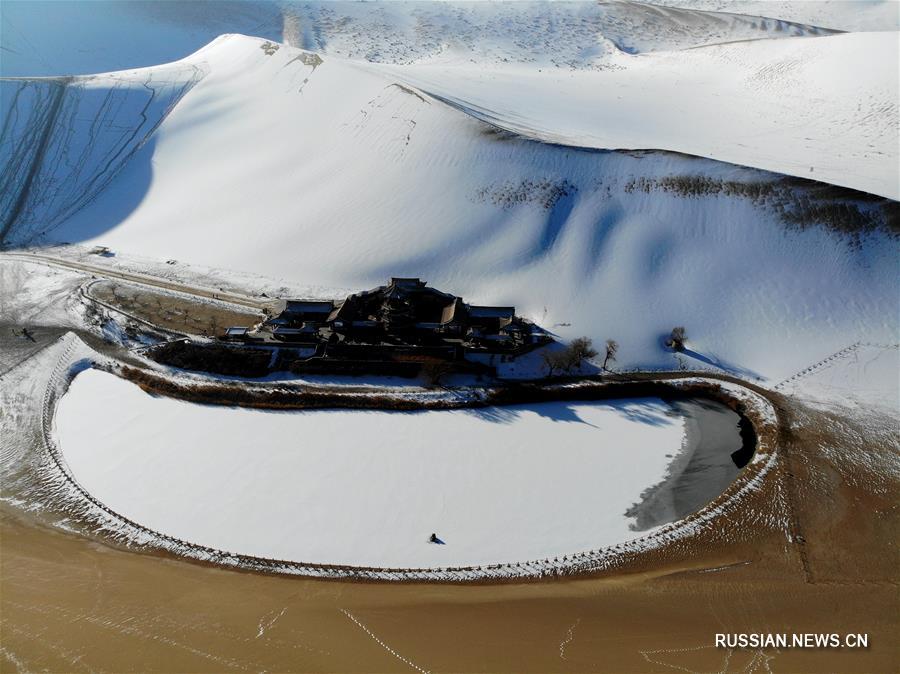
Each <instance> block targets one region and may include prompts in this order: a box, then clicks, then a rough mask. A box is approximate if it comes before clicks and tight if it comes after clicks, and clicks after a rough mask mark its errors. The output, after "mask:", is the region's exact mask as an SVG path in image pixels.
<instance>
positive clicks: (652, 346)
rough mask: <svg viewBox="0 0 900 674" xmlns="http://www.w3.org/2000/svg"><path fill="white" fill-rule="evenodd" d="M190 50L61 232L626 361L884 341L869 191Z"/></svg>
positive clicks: (333, 70) (277, 50)
mask: <svg viewBox="0 0 900 674" xmlns="http://www.w3.org/2000/svg"><path fill="white" fill-rule="evenodd" d="M854 37H855V36H854ZM839 38H841V39H843V36H839ZM832 39H838V38H816V40H815V43H817V44H825V45H827V44H830V43H829V42H828V41H829V40H832ZM778 44H784V42H779V43H778ZM654 58H655V57H654ZM193 60H197V61H198V62H202V63H203V64H204V67H205V68H206V69H207V72H208V75H206V76H205V77H204V78H203V79H202V81H200V82H199V83H198V84H197V85H195V86H194V87H193V88H192V89H191V91H190V92H189V93H188V94H187V95H185V96H184V97H183V98H182V99H181V101H180V102H179V104H178V105H177V106H176V107H175V109H174V110H172V112H171V113H170V114H169V115H168V116H167V117H166V118H165V120H164V121H163V123H162V124H161V125H160V126H159V128H158V129H157V131H156V132H155V134H154V135H153V139H154V143H153V145H152V147H151V146H149V145H146V146H144V147H143V148H142V149H141V150H140V151H139V152H137V153H136V154H135V156H134V157H133V159H132V160H131V161H130V162H129V164H128V166H127V167H126V168H125V169H124V170H123V171H122V172H121V173H120V174H119V175H118V177H117V178H116V179H115V181H114V182H113V183H111V184H110V185H109V187H108V188H107V189H106V190H105V191H104V192H103V193H102V194H101V196H100V197H99V198H98V199H96V200H95V201H94V202H92V203H91V204H89V205H88V206H87V207H86V208H84V209H82V210H81V211H80V212H78V213H77V214H75V215H74V216H73V217H70V218H69V219H68V220H67V221H66V222H65V223H64V224H63V225H62V226H61V227H59V228H58V229H57V230H55V231H54V232H52V236H53V237H54V238H55V239H56V240H62V241H92V242H97V243H103V244H108V245H111V246H113V247H114V248H116V249H117V250H119V251H122V252H125V253H135V254H139V255H142V256H145V257H155V258H157V259H168V258H170V257H174V258H177V259H181V260H187V261H190V262H193V263H196V264H202V265H208V266H212V267H222V268H232V269H237V270H243V271H249V272H257V273H262V274H265V275H267V276H270V277H273V276H274V277H278V276H281V277H286V278H291V279H294V280H295V281H298V282H300V283H304V282H305V283H314V284H318V285H320V286H325V287H328V286H330V287H337V288H351V289H352V288H363V287H371V286H373V285H376V284H378V283H381V282H383V281H384V280H385V278H386V277H387V276H390V275H411V276H421V277H423V278H426V279H427V280H428V281H429V282H431V283H432V285H434V286H437V287H439V288H444V289H447V290H450V291H452V292H455V293H458V294H461V295H463V296H464V297H466V298H468V299H470V300H471V301H477V302H487V303H510V304H515V305H516V306H517V307H518V308H519V310H520V312H521V313H522V314H524V315H526V316H529V317H531V318H533V319H535V320H537V321H538V322H540V323H541V324H543V325H545V326H547V327H549V328H551V329H554V330H556V331H558V332H559V333H560V334H561V335H562V336H563V337H572V336H576V335H579V334H587V335H590V336H592V337H594V338H595V339H598V340H602V339H606V338H614V339H617V340H618V341H619V342H620V344H621V347H622V348H621V351H620V361H619V365H620V366H644V367H646V366H663V367H673V366H676V367H677V366H678V363H676V362H675V361H674V360H673V359H672V356H671V355H666V354H665V353H664V352H663V351H662V349H661V347H660V343H661V339H660V338H661V336H662V335H663V334H664V333H666V332H668V330H669V329H671V327H672V326H673V325H685V326H686V327H687V328H688V334H689V335H690V337H691V339H692V344H693V347H694V348H695V352H694V355H693V356H690V357H688V359H687V360H686V361H685V365H686V366H690V367H695V366H701V367H706V366H708V365H715V366H721V367H723V368H725V369H727V370H729V371H732V372H736V373H738V374H742V375H746V376H754V375H760V376H763V377H769V378H772V379H775V380H777V379H780V378H783V377H786V376H789V375H790V374H791V373H792V372H794V371H796V370H797V369H799V368H800V367H801V366H803V365H804V364H805V363H807V362H809V361H810V360H812V359H815V358H816V357H822V356H825V355H827V354H829V353H832V352H834V351H836V350H838V349H840V348H843V347H844V346H846V345H847V344H849V343H852V342H855V341H858V340H860V339H864V340H868V341H876V342H883V341H895V339H894V336H893V331H894V330H895V326H896V324H897V320H896V318H897V305H896V294H897V291H898V288H897V279H896V274H895V271H896V260H897V246H896V240H895V239H893V238H891V237H890V236H889V235H887V234H885V233H884V231H885V229H884V228H885V227H886V226H887V225H886V219H885V208H886V207H885V205H884V204H882V203H880V202H878V201H877V200H875V201H872V200H868V201H867V200H863V201H858V200H856V199H855V197H852V196H847V195H846V194H843V193H838V194H837V195H835V194H834V193H832V192H829V190H827V189H823V188H822V187H821V186H819V187H816V186H806V185H796V184H794V183H791V182H786V181H784V180H783V179H782V178H781V177H779V176H777V175H773V174H771V173H766V172H761V171H757V170H752V169H747V168H741V167H738V166H734V165H731V164H725V163H720V162H716V161H711V160H706V159H696V158H690V157H685V156H680V155H676V154H672V153H658V152H649V153H624V152H598V151H591V150H584V149H577V148H568V147H562V146H555V145H550V144H545V143H536V142H533V141H529V140H526V139H523V138H521V137H517V136H515V135H511V134H509V133H504V132H502V131H499V130H498V129H496V128H495V127H490V126H487V125H485V124H484V123H482V122H480V121H477V120H475V119H473V117H471V116H470V115H466V114H462V113H461V112H459V111H458V110H454V109H453V108H451V107H449V106H446V105H444V104H442V103H441V102H439V101H438V100H435V99H433V98H431V97H428V96H426V95H424V94H421V93H419V92H417V91H416V90H414V89H411V88H409V87H406V86H403V85H399V84H398V83H397V81H398V78H397V76H396V75H395V74H394V73H393V72H392V73H385V72H384V70H383V68H384V67H383V66H377V65H374V64H359V63H350V62H346V61H342V60H340V59H330V58H329V59H326V60H324V62H322V61H321V60H320V59H319V58H318V57H317V56H316V55H314V54H311V53H310V52H305V51H301V50H296V49H292V48H290V47H285V46H280V47H278V46H277V45H273V44H271V43H267V42H266V41H263V40H258V39H251V38H246V37H241V36H225V37H222V38H220V39H219V40H217V41H216V42H215V43H213V44H212V45H210V46H209V47H207V48H206V49H204V50H203V51H202V52H200V53H199V54H197V55H196V56H195V57H192V59H189V61H191V62H193ZM152 72H153V71H152V69H151V70H148V71H139V73H137V75H138V76H142V77H146V76H147V73H152ZM410 72H413V70H410ZM415 72H420V71H419V70H415ZM142 73H143V74H142ZM537 77H539V76H537ZM523 105H524V104H523ZM504 114H505V115H506V117H505V119H506V120H507V121H508V120H509V119H510V118H511V116H512V114H513V113H512V112H511V111H509V110H508V109H507V110H506V111H505V113H504ZM894 206H896V204H894ZM888 208H890V207H889V206H888ZM39 224H40V223H32V224H28V225H26V224H21V226H20V228H19V229H18V230H16V228H14V230H13V232H12V234H11V236H12V239H13V241H18V242H19V243H24V242H27V241H28V240H29V239H30V237H29V234H30V233H31V232H33V231H35V229H36V228H37V226H38V225H39ZM879 227H880V228H881V229H879ZM866 232H870V233H868V234H867V233H866ZM16 236H18V239H17V238H16ZM557 324H561V325H557Z"/></svg>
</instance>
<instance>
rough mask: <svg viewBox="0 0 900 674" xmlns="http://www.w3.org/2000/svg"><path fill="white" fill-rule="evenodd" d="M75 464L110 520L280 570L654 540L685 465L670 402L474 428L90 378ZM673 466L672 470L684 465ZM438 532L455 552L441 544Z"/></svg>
mask: <svg viewBox="0 0 900 674" xmlns="http://www.w3.org/2000/svg"><path fill="white" fill-rule="evenodd" d="M56 424H57V431H58V438H59V446H60V448H61V451H62V454H63V456H64V458H65V460H66V462H67V463H68V465H69V467H70V468H71V470H72V472H73V474H74V476H75V478H76V479H77V480H78V481H79V482H80V483H81V485H82V486H83V487H84V488H86V489H87V490H88V491H89V492H90V493H91V494H92V495H93V496H95V497H96V498H98V499H99V500H100V501H102V502H103V503H104V504H105V505H107V506H108V507H110V508H112V509H113V510H115V511H117V512H118V513H119V514H121V515H124V516H125V517H128V518H130V519H132V520H134V521H136V522H138V523H139V524H142V525H144V526H146V527H149V528H151V529H154V530H156V531H157V532H160V533H164V534H168V535H171V536H175V537H178V538H182V539H184V540H188V541H191V542H193V543H199V544H201V545H206V546H209V547H213V548H216V549H220V550H225V551H228V552H233V553H240V554H246V555H255V556H261V557H269V558H274V559H281V560H288V561H302V562H317V563H334V564H353V565H363V566H402V567H417V566H427V567H438V566H449V565H478V564H485V563H495V562H515V561H524V560H532V559H543V558H546V557H548V556H549V557H553V556H556V555H563V554H571V553H573V552H578V551H581V550H587V549H596V548H598V547H603V546H606V545H613V544H616V543H619V542H623V541H626V540H630V539H633V538H637V537H639V536H642V535H644V534H645V533H646V532H637V531H632V530H631V529H630V528H629V525H630V524H632V522H633V520H632V519H631V518H629V517H627V516H626V515H625V514H624V513H625V512H626V511H627V510H628V509H629V508H630V507H631V506H632V505H633V504H634V503H636V502H638V501H640V496H641V493H642V492H643V491H644V490H645V489H646V488H648V487H650V486H653V485H654V484H656V483H658V482H660V481H661V480H662V479H663V478H664V476H665V474H666V469H667V466H668V465H669V463H670V461H672V459H671V456H672V455H674V454H678V452H679V450H680V448H681V443H682V439H683V433H684V419H683V418H682V417H680V416H678V415H677V414H673V413H672V410H671V408H670V407H669V406H668V405H666V404H665V403H663V402H662V401H659V400H654V399H646V400H643V399H642V400H634V401H628V402H623V403H617V404H595V403H545V404H539V405H533V406H515V407H505V408H487V409H484V410H467V411H428V412H413V413H406V412H360V411H343V410H337V411H309V412H290V413H285V412H263V411H258V410H247V409H230V408H225V407H215V406H203V405H194V404H190V403H185V402H180V401H176V400H172V399H167V398H154V397H151V396H149V395H147V394H145V393H144V392H143V391H141V390H140V389H139V388H138V387H137V386H135V385H134V384H131V383H129V382H126V381H123V380H121V379H119V378H117V377H115V376H113V375H110V374H107V373H103V372H98V371H96V370H88V371H85V372H83V373H82V374H80V375H78V376H77V377H76V379H75V381H74V382H73V384H72V386H71V388H70V390H69V392H68V393H67V394H66V395H65V396H64V397H63V399H62V400H61V402H60V405H59V408H58V411H57V416H56ZM667 455H669V456H668V457H667ZM432 532H434V533H436V534H437V536H438V538H440V539H441V540H442V541H443V542H444V543H445V544H444V545H438V544H429V543H428V538H429V536H430V534H431V533H432Z"/></svg>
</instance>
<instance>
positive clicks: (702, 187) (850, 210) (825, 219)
mask: <svg viewBox="0 0 900 674" xmlns="http://www.w3.org/2000/svg"><path fill="white" fill-rule="evenodd" d="M654 190H660V191H663V192H670V193H672V194H677V195H678V196H682V197H704V196H716V195H720V194H721V195H724V196H729V197H738V198H742V199H749V200H751V201H753V202H754V203H755V204H757V205H759V206H762V207H768V208H771V209H773V210H775V212H777V213H778V216H779V217H780V218H781V220H782V221H783V222H784V223H785V224H787V225H789V226H792V227H798V228H801V229H803V228H806V227H813V226H824V227H827V228H828V229H830V230H832V231H835V232H840V233H841V234H845V235H849V236H851V237H852V239H853V240H854V242H855V243H857V244H858V243H859V236H860V235H861V234H865V233H867V232H872V231H876V230H880V231H884V232H887V233H889V234H891V235H893V236H900V203H898V202H896V201H892V200H891V199H887V198H884V197H879V196H875V195H872V194H867V193H866V192H860V191H858V190H853V189H850V188H846V187H838V186H836V185H826V184H824V183H818V182H815V181H813V180H805V179H803V178H791V177H782V178H778V179H772V180H766V181H751V182H738V181H734V180H722V179H719V178H710V177H708V176H700V175H680V176H666V177H664V178H635V179H632V180H630V181H629V182H628V183H626V185H625V191H626V192H629V193H630V192H635V191H639V192H645V193H650V192H651V191H654Z"/></svg>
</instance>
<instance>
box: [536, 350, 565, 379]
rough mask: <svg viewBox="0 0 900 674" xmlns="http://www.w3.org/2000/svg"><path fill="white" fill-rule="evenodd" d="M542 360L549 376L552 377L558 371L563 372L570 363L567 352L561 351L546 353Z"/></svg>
mask: <svg viewBox="0 0 900 674" xmlns="http://www.w3.org/2000/svg"><path fill="white" fill-rule="evenodd" d="M541 358H542V359H543V360H544V366H545V367H546V368H547V376H548V377H552V376H553V373H554V372H555V371H556V370H563V369H565V367H566V364H567V362H568V356H567V354H566V350H565V349H564V350H561V351H544V353H543V354H542V356H541Z"/></svg>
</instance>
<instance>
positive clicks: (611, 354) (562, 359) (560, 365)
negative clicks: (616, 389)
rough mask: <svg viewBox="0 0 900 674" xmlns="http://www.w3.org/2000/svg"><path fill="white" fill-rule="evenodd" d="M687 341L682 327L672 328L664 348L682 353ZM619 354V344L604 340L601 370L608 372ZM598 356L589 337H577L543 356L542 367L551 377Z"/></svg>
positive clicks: (685, 332) (574, 368) (612, 340)
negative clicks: (604, 348)
mask: <svg viewBox="0 0 900 674" xmlns="http://www.w3.org/2000/svg"><path fill="white" fill-rule="evenodd" d="M686 340H687V331H686V330H685V329H684V327H682V326H678V327H675V328H672V332H671V333H670V334H669V337H668V338H667V339H666V346H667V347H668V348H670V349H672V350H673V351H684V343H685V341H686ZM618 353H619V343H618V342H617V341H616V340H614V339H607V340H606V350H605V353H604V354H603V365H601V366H600V368H601V369H602V370H607V371H608V370H609V365H610V363H613V362H615V360H616V355H617V354H618ZM597 355H599V354H598V352H597V350H596V349H595V348H594V346H593V342H592V340H591V339H590V337H578V338H576V339H573V340H572V341H571V342H570V343H569V345H568V346H565V347H563V348H562V349H557V350H555V351H547V352H545V353H544V355H543V359H544V366H545V367H546V368H547V376H548V377H552V376H553V374H554V373H557V372H567V373H568V372H572V371H573V370H577V369H578V368H580V367H581V364H582V363H583V362H584V361H585V360H589V359H591V358H595V357H596V356H597Z"/></svg>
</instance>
